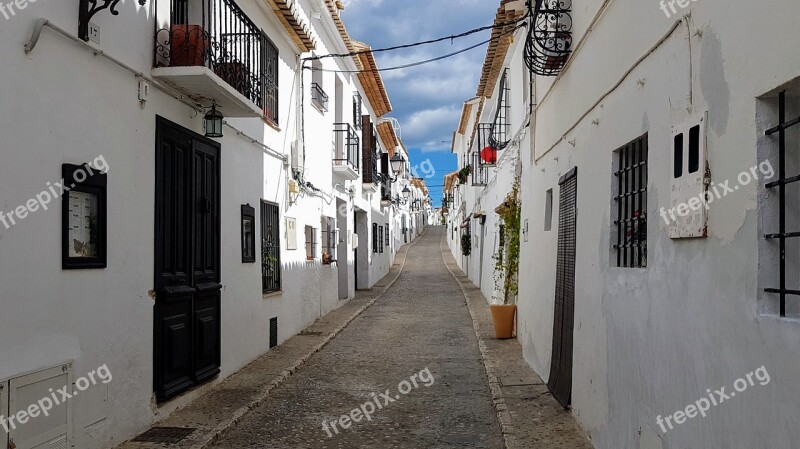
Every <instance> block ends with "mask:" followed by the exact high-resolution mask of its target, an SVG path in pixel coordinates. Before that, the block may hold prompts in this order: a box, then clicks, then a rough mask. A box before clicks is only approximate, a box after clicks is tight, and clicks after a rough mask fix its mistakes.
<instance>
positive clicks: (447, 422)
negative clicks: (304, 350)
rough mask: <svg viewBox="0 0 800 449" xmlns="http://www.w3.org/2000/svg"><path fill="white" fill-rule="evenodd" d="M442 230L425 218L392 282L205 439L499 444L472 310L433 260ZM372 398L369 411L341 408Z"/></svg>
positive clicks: (322, 444)
mask: <svg viewBox="0 0 800 449" xmlns="http://www.w3.org/2000/svg"><path fill="white" fill-rule="evenodd" d="M442 232H443V228H441V227H434V228H429V229H428V230H427V232H426V233H425V234H424V235H423V236H422V237H420V240H419V241H418V242H417V243H416V244H415V245H414V246H412V247H411V248H410V249H409V252H408V259H407V261H406V266H405V269H404V271H403V272H402V274H401V275H400V277H399V279H398V280H397V281H396V282H395V283H394V285H392V287H391V288H390V289H389V290H388V291H386V293H385V294H384V295H383V296H382V297H381V298H380V299H378V301H377V302H376V303H375V304H374V305H373V306H372V307H370V308H369V309H367V310H366V311H365V312H364V313H362V314H361V315H360V316H359V317H358V318H357V319H355V320H354V321H353V322H352V323H351V324H350V325H349V326H348V327H347V328H346V329H345V330H344V331H342V333H341V334H339V336H338V337H336V338H335V339H334V340H333V341H331V342H330V343H329V344H328V345H327V346H326V347H325V348H323V349H322V350H321V351H320V352H318V353H317V354H315V355H314V356H313V357H312V358H311V359H310V360H308V361H307V362H306V364H305V365H303V367H302V368H300V369H299V370H298V371H297V372H296V373H295V374H294V375H293V376H292V377H290V378H289V379H287V380H286V382H285V383H284V384H282V385H281V386H280V387H278V388H277V389H276V390H275V391H274V392H273V393H272V394H271V395H270V396H269V399H268V400H267V401H265V402H264V403H263V404H261V405H260V406H258V407H256V408H255V409H254V410H253V411H252V412H251V413H249V414H247V415H246V416H244V417H243V418H242V420H241V421H240V422H239V424H238V425H237V426H236V427H235V428H234V429H232V430H231V431H230V433H228V434H227V435H226V436H224V437H223V438H222V439H221V440H219V441H218V442H217V443H216V445H215V446H214V447H217V448H231V449H233V448H281V449H284V448H381V449H383V448H387V449H389V448H414V449H419V448H442V449H444V448H464V447H470V448H491V449H498V448H502V447H503V439H502V435H501V433H500V427H499V424H498V421H497V415H496V412H495V409H494V407H493V405H492V397H491V393H490V390H489V384H488V381H487V378H486V371H485V369H484V366H483V363H482V361H481V354H480V351H479V349H478V343H477V339H476V337H475V331H474V329H473V323H472V319H471V318H470V314H469V311H468V309H467V306H466V304H465V301H464V295H463V293H462V291H461V289H460V287H459V284H458V283H457V282H456V280H455V279H453V277H452V276H451V275H450V273H449V272H448V271H447V268H446V267H445V266H444V264H443V261H442V252H441V248H440V241H441V238H442ZM426 369H427V370H428V371H429V373H430V375H431V376H432V379H433V381H432V384H431V380H430V379H431V377H428V372H427V371H425V370H426ZM415 375H416V376H415ZM412 376H415V377H414V378H413V379H412ZM404 380H405V381H406V382H405V383H404V382H403V381H404ZM414 385H416V387H415V386H414ZM426 385H430V386H426ZM387 390H388V391H389V394H388V395H386V391H387ZM402 393H406V394H402ZM375 395H377V397H375ZM384 395H385V396H384ZM386 396H388V398H387V397H386ZM392 400H393V401H392ZM386 402H389V403H388V404H386ZM376 403H379V404H380V407H381V409H378V407H377V406H376V407H374V409H375V410H374V411H373V412H371V416H370V420H369V421H367V420H366V418H365V417H364V413H363V412H361V413H360V414H359V413H351V412H352V411H353V410H354V409H357V408H360V407H361V408H362V410H363V411H364V412H368V413H369V412H370V410H371V409H372V408H373V407H371V406H370V405H367V404H376ZM362 406H363V407H362ZM342 415H351V416H352V417H353V418H355V419H356V420H359V422H352V421H353V420H344V419H342V418H341V416H342ZM332 421H335V422H336V427H335V429H334V428H333V425H332V424H329V425H328V429H327V430H326V429H325V428H324V427H323V422H328V423H331V422H332ZM343 427H347V428H343ZM337 432H338V433H337Z"/></svg>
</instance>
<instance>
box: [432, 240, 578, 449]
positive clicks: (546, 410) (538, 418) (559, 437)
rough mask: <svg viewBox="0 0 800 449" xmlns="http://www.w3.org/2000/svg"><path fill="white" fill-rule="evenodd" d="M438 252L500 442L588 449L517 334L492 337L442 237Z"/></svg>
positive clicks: (480, 299)
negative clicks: (468, 325)
mask: <svg viewBox="0 0 800 449" xmlns="http://www.w3.org/2000/svg"><path fill="white" fill-rule="evenodd" d="M442 253H443V254H442V256H443V259H444V262H445V265H446V266H447V268H448V270H450V273H451V274H452V275H453V277H454V278H455V279H456V281H457V282H458V283H459V285H460V286H461V290H462V291H463V292H464V297H465V298H466V302H467V307H468V308H469V313H470V315H471V316H472V324H473V327H474V328H475V334H476V335H477V337H478V346H479V348H480V350H481V356H482V357H483V363H484V366H485V367H486V376H487V377H488V379H489V387H490V389H491V391H492V398H493V400H494V406H495V410H496V411H497V418H498V420H499V421H500V428H501V431H502V433H503V439H504V440H505V446H506V448H507V449H522V448H536V449H592V447H593V446H592V443H591V441H590V440H589V437H588V436H587V435H586V434H585V433H584V432H583V430H581V428H580V427H579V426H578V423H577V421H576V420H575V418H574V417H573V416H572V415H571V414H570V413H569V411H567V410H564V407H562V406H561V404H559V403H558V401H556V400H555V398H553V395H552V394H550V391H549V390H548V388H547V385H546V384H545V383H544V381H542V379H541V378H540V377H539V376H538V375H537V374H536V373H535V372H534V371H533V369H531V367H530V366H529V365H528V364H527V363H526V362H525V359H523V358H522V346H520V344H519V342H518V341H517V339H515V338H514V339H510V340H498V339H496V338H495V336H494V324H493V323H492V313H491V311H490V309H489V302H488V301H487V300H486V297H484V296H483V293H481V290H480V289H479V288H478V287H476V286H475V284H473V283H472V282H471V281H470V280H469V278H468V277H467V275H465V274H464V272H463V271H461V269H460V268H459V267H458V265H457V264H456V261H455V259H454V258H453V256H452V254H451V253H450V250H449V249H448V247H447V244H446V242H445V240H442Z"/></svg>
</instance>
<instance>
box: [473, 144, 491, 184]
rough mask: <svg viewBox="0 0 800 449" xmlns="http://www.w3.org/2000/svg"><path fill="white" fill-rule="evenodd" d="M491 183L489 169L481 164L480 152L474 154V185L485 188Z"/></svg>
mask: <svg viewBox="0 0 800 449" xmlns="http://www.w3.org/2000/svg"><path fill="white" fill-rule="evenodd" d="M488 183H489V167H488V166H486V165H484V164H481V155H480V153H479V152H477V151H476V152H473V153H472V185H473V186H485V185H487V184H488Z"/></svg>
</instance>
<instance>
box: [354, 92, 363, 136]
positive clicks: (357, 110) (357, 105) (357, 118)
mask: <svg viewBox="0 0 800 449" xmlns="http://www.w3.org/2000/svg"><path fill="white" fill-rule="evenodd" d="M361 101H362V98H361V94H360V93H358V92H356V94H355V95H353V125H355V127H356V129H361V115H362V112H361V111H362V109H361Z"/></svg>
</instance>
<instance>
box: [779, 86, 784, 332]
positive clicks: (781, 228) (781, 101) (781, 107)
mask: <svg viewBox="0 0 800 449" xmlns="http://www.w3.org/2000/svg"><path fill="white" fill-rule="evenodd" d="M778 102H779V105H778V122H780V123H781V125H783V123H784V122H785V121H786V91H783V92H781V93H780V98H779V100H778ZM778 177H779V178H780V179H784V178H786V129H785V128H781V130H780V132H779V134H778ZM778 197H779V201H780V209H781V210H780V223H779V225H778V227H779V230H778V232H780V234H781V240H780V252H781V260H780V264H781V272H780V276H781V281H780V282H781V287H780V288H781V316H786V185H785V184H783V183H781V185H780V186H779V187H778Z"/></svg>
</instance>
